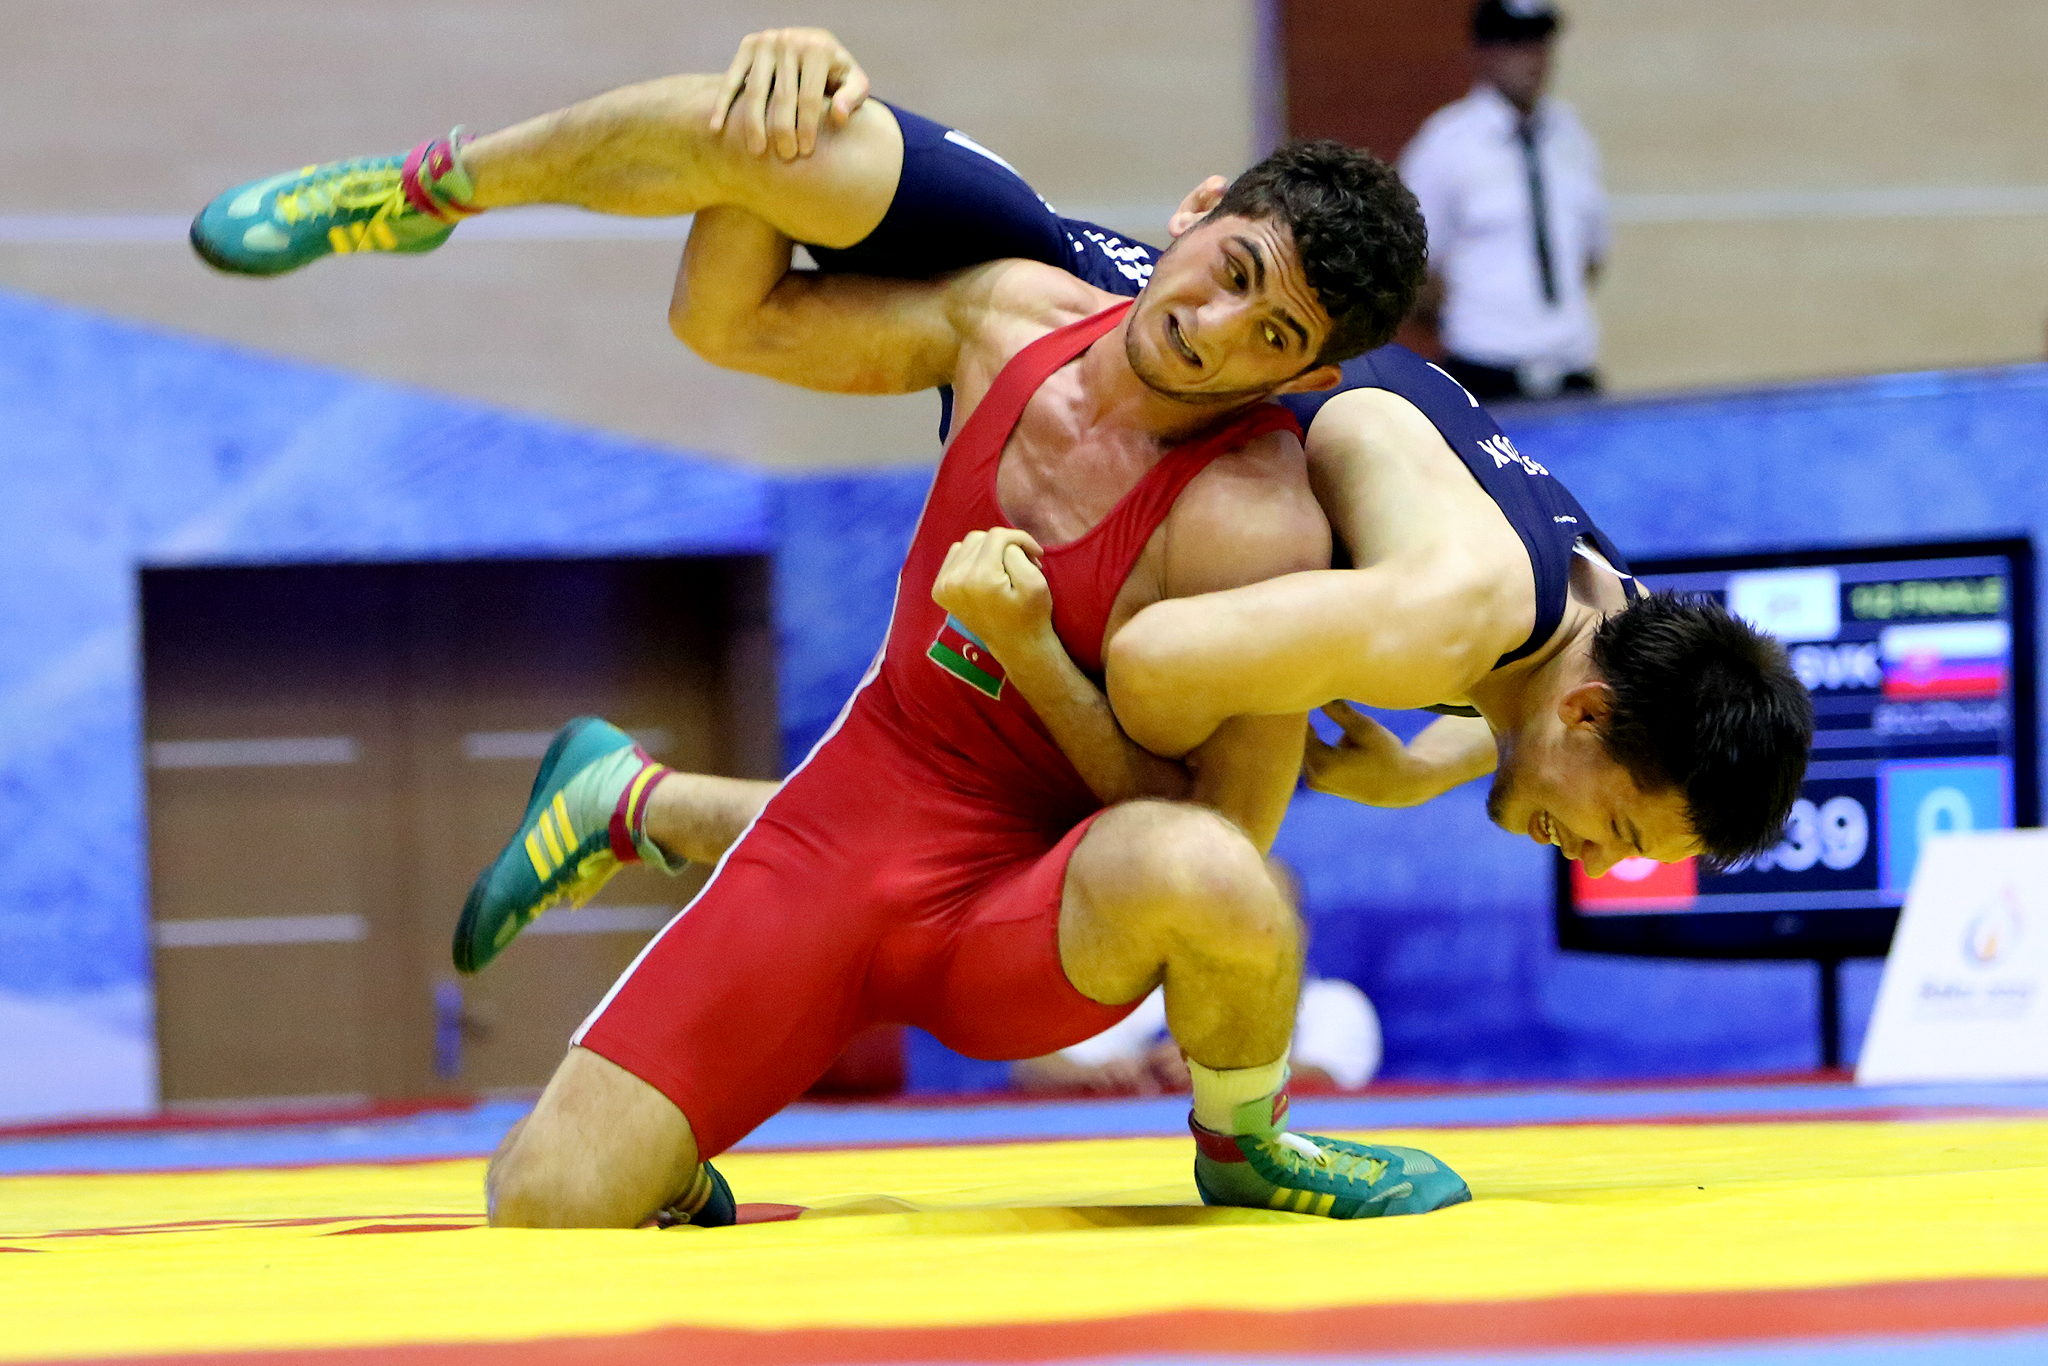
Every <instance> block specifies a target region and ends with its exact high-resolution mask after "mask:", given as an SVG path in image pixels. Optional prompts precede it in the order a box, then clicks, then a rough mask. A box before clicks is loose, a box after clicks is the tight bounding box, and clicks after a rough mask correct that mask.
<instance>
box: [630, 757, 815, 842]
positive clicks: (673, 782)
mask: <svg viewBox="0 0 2048 1366" xmlns="http://www.w3.org/2000/svg"><path fill="white" fill-rule="evenodd" d="M781 786H782V784H781V783H776V782H767V781H765V780H762V779H757V778H721V777H717V776H715V775H713V774H709V773H667V774H664V775H663V776H662V779H661V782H660V783H658V784H657V785H656V786H655V789H654V794H653V795H652V796H651V797H649V798H648V799H647V814H646V816H645V818H644V828H645V829H646V831H647V833H648V834H649V835H650V836H651V837H653V839H654V842H655V843H656V844H659V845H660V846H661V847H662V848H663V849H664V850H666V851H667V852H668V853H669V855H670V856H671V857H674V858H678V859H688V860H689V861H690V862H691V863H716V862H718V860H719V858H720V857H721V856H723V855H724V853H725V851H726V850H727V849H728V848H730V847H731V846H732V845H733V844H734V843H735V842H736V841H737V840H738V839H739V837H740V834H741V832H743V831H744V830H745V829H746V828H747V826H748V825H749V824H750V823H751V822H752V821H753V819H754V817H756V816H758V815H760V814H761V808H762V807H764V806H766V805H767V804H768V799H769V798H770V797H772V796H774V795H775V793H776V792H777V790H778V789H780V788H781Z"/></svg>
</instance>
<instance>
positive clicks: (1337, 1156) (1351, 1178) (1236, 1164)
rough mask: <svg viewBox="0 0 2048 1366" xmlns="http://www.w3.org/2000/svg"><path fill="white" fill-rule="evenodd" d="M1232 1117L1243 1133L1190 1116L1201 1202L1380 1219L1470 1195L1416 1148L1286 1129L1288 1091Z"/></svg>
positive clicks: (1243, 1108) (1456, 1178) (1438, 1206)
mask: <svg viewBox="0 0 2048 1366" xmlns="http://www.w3.org/2000/svg"><path fill="white" fill-rule="evenodd" d="M1236 1119H1237V1122H1236V1124H1235V1125H1234V1126H1233V1127H1235V1128H1237V1129H1238V1130H1240V1132H1238V1133H1235V1134H1219V1133H1216V1132H1214V1131H1213V1130H1209V1129H1205V1128H1203V1127H1202V1126H1201V1125H1199V1124H1197V1123H1196V1122H1195V1121H1194V1117H1193V1116H1189V1118H1188V1128H1190V1129H1191V1130H1193V1131H1194V1135H1195V1189H1197V1190H1199V1191H1200V1192H1201V1193H1202V1203H1203V1204H1205V1205H1242V1206H1245V1207H1248V1208H1251V1209H1278V1210H1290V1211H1292V1212H1294V1213H1296V1214H1321V1215H1326V1216H1328V1217H1329V1218H1332V1219H1378V1218H1381V1217H1382V1216H1385V1215H1391V1214H1427V1213H1429V1212H1430V1211H1431V1210H1437V1209H1442V1208H1443V1207H1444V1206H1446V1205H1456V1204H1460V1203H1462V1202H1464V1201H1466V1200H1470V1199H1471V1198H1472V1191H1471V1188H1470V1187H1468V1186H1467V1185H1466V1184H1465V1180H1464V1178H1463V1177H1461V1176H1459V1175H1458V1174H1457V1173H1456V1172H1454V1171H1452V1170H1451V1169H1450V1168H1449V1167H1446V1166H1445V1165H1444V1164H1443V1163H1441V1162H1439V1161H1437V1160H1436V1159H1435V1158H1433V1157H1431V1156H1430V1155H1429V1154H1428V1153H1425V1152H1422V1151H1421V1150H1419V1149H1416V1148H1389V1147H1381V1146H1379V1145H1376V1144H1367V1143H1352V1142H1350V1141H1348V1140H1346V1139H1341V1138H1315V1137H1310V1136H1308V1135H1306V1134H1290V1133H1288V1132H1287V1131H1286V1129H1287V1096H1286V1093H1285V1092H1282V1093H1281V1094H1280V1095H1278V1096H1265V1097H1261V1098H1260V1099H1258V1100H1253V1101H1247V1102H1245V1103H1244V1104H1243V1105H1240V1106H1238V1107H1237V1110H1236Z"/></svg>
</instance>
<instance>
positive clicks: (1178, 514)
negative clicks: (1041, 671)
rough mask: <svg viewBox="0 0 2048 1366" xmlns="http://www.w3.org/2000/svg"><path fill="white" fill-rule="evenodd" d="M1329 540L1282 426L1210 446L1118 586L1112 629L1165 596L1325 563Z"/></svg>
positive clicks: (1296, 445) (1296, 444) (1300, 460)
mask: <svg viewBox="0 0 2048 1366" xmlns="http://www.w3.org/2000/svg"><path fill="white" fill-rule="evenodd" d="M1330 542H1331V538H1330V523H1329V519H1328V518H1327V517H1326V516H1325V515H1324V513H1323V510H1322V508H1321V507H1320V506H1318V505H1317V503H1316V499H1315V493H1314V490H1313V489H1312V488H1311V487H1310V484H1309V477H1308V462H1307V459H1306V457H1305V456H1304V454H1303V452H1302V447H1301V442H1300V441H1299V440H1298V439H1297V438H1296V437H1295V435H1294V433H1292V432H1288V431H1278V432H1268V433H1266V434H1265V435H1264V436H1260V437H1255V438H1254V439H1253V440H1251V441H1249V442H1247V443H1246V444H1245V445H1243V446H1241V447H1239V448H1238V449H1236V450H1234V451H1227V452H1225V453H1224V454H1222V455H1219V456H1217V457H1216V458H1215V460H1213V461H1211V462H1210V464H1209V465H1208V467H1207V468H1205V469H1204V470H1203V471H1202V472H1201V473H1200V474H1198V475H1196V476H1195V478H1194V480H1193V481H1192V482H1191V483H1189V485H1188V486H1187V488H1186V489H1185V490H1184V491H1183V492H1182V493H1181V496H1180V497H1179V499H1178V500H1176V501H1175V503H1174V505H1173V510H1172V511H1171V512H1170V513H1168V514H1167V517H1166V520H1165V521H1164V522H1163V523H1161V524H1160V526H1159V529H1158V530H1157V531H1155V532H1153V533H1152V538H1151V540H1150V541H1148V542H1147V543H1146V546H1145V551H1144V554H1143V555H1142V556H1141V557H1140V558H1139V561H1138V564H1137V566H1136V567H1135V568H1134V570H1133V571H1132V574H1131V577H1130V578H1129V579H1128V580H1126V581H1125V583H1124V586H1123V589H1122V591H1121V592H1120V593H1119V594H1118V595H1117V601H1116V605H1115V607H1114V609H1113V610H1112V611H1111V614H1110V622H1109V634H1110V635H1112V636H1113V635H1114V634H1115V633H1116V630H1117V628H1118V627H1119V626H1121V625H1122V624H1123V623H1124V622H1126V621H1128V620H1130V618H1131V617H1132V616H1134V615H1135V614H1136V613H1137V612H1138V611H1139V610H1141V609H1142V608H1145V607H1148V606H1150V605H1151V604H1153V603H1155V602H1163V601H1165V600H1166V599H1168V598H1189V597H1194V596H1196V595H1198V594H1202V593H1219V592H1223V591H1224V590H1226V589H1231V588H1240V587H1243V586H1244V585H1246V584H1251V583H1259V582H1262V581H1264V580H1266V579H1272V578H1278V577H1279V576H1280V575H1282V574H1292V573H1294V572H1296V571H1297V570H1303V569H1327V568H1329V565H1330Z"/></svg>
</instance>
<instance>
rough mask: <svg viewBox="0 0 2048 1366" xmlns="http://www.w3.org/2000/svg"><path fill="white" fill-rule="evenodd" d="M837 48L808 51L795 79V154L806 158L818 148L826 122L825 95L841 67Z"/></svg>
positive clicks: (809, 49) (812, 48)
mask: <svg viewBox="0 0 2048 1366" xmlns="http://www.w3.org/2000/svg"><path fill="white" fill-rule="evenodd" d="M837 48H838V44H836V43H835V44H833V45H832V47H830V48H824V49H820V48H819V47H818V46H816V45H813V46H811V47H809V48H806V49H805V51H804V54H803V60H802V62H801V63H800V64H799V66H798V68H797V76H796V154H797V156H799V157H807V156H809V155H810V154H811V153H812V152H814V151H816V150H817V148H818V125H819V124H821V123H823V122H824V120H825V91H826V89H827V87H828V86H829V85H830V83H831V79H832V73H833V71H834V70H835V69H836V68H837V66H838V59H839V53H838V51H837V50H836V49H837Z"/></svg>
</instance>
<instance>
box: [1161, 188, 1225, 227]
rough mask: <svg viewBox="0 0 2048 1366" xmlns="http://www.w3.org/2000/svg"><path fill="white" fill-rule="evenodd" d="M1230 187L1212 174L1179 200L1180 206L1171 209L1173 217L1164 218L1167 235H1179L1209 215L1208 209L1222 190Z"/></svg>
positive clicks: (1214, 204) (1214, 203)
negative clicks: (1184, 197)
mask: <svg viewBox="0 0 2048 1366" xmlns="http://www.w3.org/2000/svg"><path fill="white" fill-rule="evenodd" d="M1229 188H1230V182H1229V181H1227V180H1225V179H1224V178H1223V177H1222V176H1220V175H1212V176H1210V177H1209V178H1208V179H1207V180H1205V181H1203V182H1202V183H1201V184H1199V185H1197V186H1195V188H1194V189H1192V190H1189V191H1188V197H1187V198H1186V199H1183V200H1181V202H1180V207H1179V208H1177V209H1175V210H1174V211H1173V217H1171V218H1169V219H1167V220H1166V231H1167V234H1168V235H1169V236H1172V237H1179V236H1180V235H1181V234H1182V233H1184V232H1186V231H1187V230H1188V229H1189V228H1192V227H1193V226H1195V224H1197V223H1199V222H1201V221H1202V220H1203V219H1204V218H1207V217H1208V216H1209V210H1211V209H1213V208H1215V207H1216V205H1217V202H1218V201H1220V200H1221V199H1222V198H1223V192H1224V191H1225V190H1227V189H1229Z"/></svg>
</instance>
